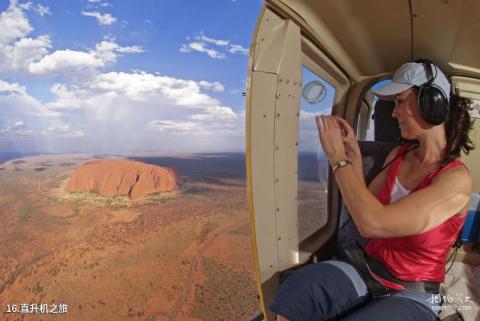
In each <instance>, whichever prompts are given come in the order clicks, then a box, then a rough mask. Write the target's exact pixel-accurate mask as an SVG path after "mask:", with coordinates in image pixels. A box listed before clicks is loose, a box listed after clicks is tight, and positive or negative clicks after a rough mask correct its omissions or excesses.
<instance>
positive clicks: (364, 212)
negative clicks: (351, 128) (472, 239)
mask: <svg viewBox="0 0 480 321" xmlns="http://www.w3.org/2000/svg"><path fill="white" fill-rule="evenodd" d="M321 118H322V121H321V122H319V121H317V125H318V126H319V135H320V141H321V143H322V146H323V148H324V150H325V153H326V154H327V156H328V157H329V161H330V164H331V165H333V164H335V163H336V162H337V161H339V160H342V159H345V158H346V152H345V149H344V146H343V140H342V134H341V130H340V126H339V124H338V121H337V120H336V119H335V118H334V117H332V116H322V117H321ZM335 178H336V180H337V183H338V186H339V188H340V191H341V192H342V197H343V200H344V202H345V204H346V205H347V207H348V209H349V211H350V213H351V215H352V218H353V220H354V222H355V225H356V226H357V228H358V230H359V232H360V233H361V234H362V236H365V237H394V236H406V235H412V234H418V233H421V232H424V231H427V230H429V229H431V228H433V227H435V226H438V225H439V224H441V223H442V222H444V221H445V220H446V219H448V218H449V217H451V216H453V215H455V214H456V213H459V212H461V211H462V210H465V208H466V206H468V202H469V199H470V191H471V177H470V173H469V172H468V170H467V169H466V168H464V167H463V166H462V167H456V168H451V169H449V170H447V171H445V172H444V173H442V174H440V175H439V176H438V178H437V179H436V180H434V181H433V182H432V184H431V185H429V186H428V187H426V188H423V189H421V190H419V191H417V192H415V193H412V194H410V195H408V196H406V197H404V198H403V199H401V200H399V201H398V202H396V203H392V204H387V205H383V204H382V203H380V202H379V201H378V200H377V199H376V198H375V196H374V195H373V194H372V193H371V192H370V191H369V190H368V189H367V187H366V186H365V183H364V182H363V178H362V179H360V178H359V177H358V176H357V174H356V173H355V171H354V169H353V168H352V167H351V166H347V167H343V168H340V169H338V170H337V171H336V173H335Z"/></svg>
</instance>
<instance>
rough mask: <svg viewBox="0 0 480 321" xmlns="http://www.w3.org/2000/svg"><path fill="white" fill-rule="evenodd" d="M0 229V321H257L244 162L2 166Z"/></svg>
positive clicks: (100, 160) (50, 159) (226, 158)
mask: <svg viewBox="0 0 480 321" xmlns="http://www.w3.org/2000/svg"><path fill="white" fill-rule="evenodd" d="M0 221H1V224H0V302H1V305H2V307H1V309H2V310H0V319H1V320H5V321H13V320H65V321H66V320H72V321H73V320H75V321H81V320H91V321H117V320H118V321H124V320H125V321H129V320H132V321H137V320H142V321H160V320H162V321H163V320H191V321H196V320H250V319H252V318H253V317H255V316H256V315H257V314H258V313H259V311H260V308H259V303H258V295H257V291H256V285H255V266H254V258H253V252H252V251H253V250H252V241H251V235H250V225H249V218H248V207H247V201H246V186H245V164H244V155H243V154H240V153H239V154H235V153H227V154H189V155H186V154H185V155H179V154H176V155H153V154H141V155H140V154H137V155H128V156H124V155H123V156H115V155H113V156H112V155H86V154H82V155H48V156H34V157H26V158H22V159H16V160H11V161H8V162H5V163H3V164H1V165H0ZM60 314H61V315H60Z"/></svg>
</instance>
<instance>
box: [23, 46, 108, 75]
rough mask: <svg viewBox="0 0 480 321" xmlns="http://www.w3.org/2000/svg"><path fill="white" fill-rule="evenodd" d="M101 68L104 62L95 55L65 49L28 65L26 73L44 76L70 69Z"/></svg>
mask: <svg viewBox="0 0 480 321" xmlns="http://www.w3.org/2000/svg"><path fill="white" fill-rule="evenodd" d="M103 66H105V62H104V61H103V60H102V59H100V58H98V57H96V56H95V54H92V53H86V52H81V51H73V50H69V49H67V50H57V51H55V52H54V53H52V54H50V55H47V56H45V57H43V58H42V59H41V60H40V61H38V62H32V63H30V64H29V66H28V71H29V72H30V73H31V74H33V75H46V74H58V73H64V72H66V71H69V70H71V69H81V68H93V69H95V68H99V67H103Z"/></svg>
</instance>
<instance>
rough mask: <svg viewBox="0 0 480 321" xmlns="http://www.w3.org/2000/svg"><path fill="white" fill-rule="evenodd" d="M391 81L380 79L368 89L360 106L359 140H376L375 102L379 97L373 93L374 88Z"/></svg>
mask: <svg viewBox="0 0 480 321" xmlns="http://www.w3.org/2000/svg"><path fill="white" fill-rule="evenodd" d="M389 82H390V80H382V81H379V82H377V83H375V84H374V85H373V86H372V87H371V88H370V90H368V91H367V93H366V95H365V99H364V100H363V103H362V104H361V106H360V111H359V115H358V118H357V126H356V128H357V138H358V139H359V140H366V141H374V140H375V104H376V102H377V101H378V98H377V96H375V95H374V94H373V92H372V90H373V89H376V88H379V87H382V86H384V85H386V84H387V83H389Z"/></svg>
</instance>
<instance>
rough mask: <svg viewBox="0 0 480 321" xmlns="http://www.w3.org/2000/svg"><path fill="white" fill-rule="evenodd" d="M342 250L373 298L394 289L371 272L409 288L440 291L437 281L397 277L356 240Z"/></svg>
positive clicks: (384, 294) (424, 291) (429, 291)
mask: <svg viewBox="0 0 480 321" xmlns="http://www.w3.org/2000/svg"><path fill="white" fill-rule="evenodd" d="M344 252H345V254H346V256H347V257H348V258H349V259H350V261H351V262H352V263H353V264H354V265H355V266H356V267H357V268H358V269H359V270H360V271H361V273H362V274H363V276H364V278H365V282H366V284H367V287H368V289H369V290H370V292H371V294H372V296H373V298H378V297H383V296H386V295H389V293H390V292H392V291H394V290H389V289H387V288H386V287H385V286H384V285H383V283H382V282H381V281H380V280H379V279H377V278H376V277H375V275H374V274H373V273H375V274H377V275H378V276H379V277H381V278H383V279H385V280H387V281H390V282H393V283H397V284H399V285H402V286H404V287H405V288H406V289H409V290H415V291H418V292H423V293H432V294H437V293H439V291H440V283H439V282H429V281H417V282H409V281H402V280H399V279H397V278H396V277H394V276H393V275H392V274H391V273H390V272H389V271H388V269H387V268H386V267H385V265H384V264H383V263H381V262H380V261H378V260H376V259H375V258H372V257H369V256H367V255H366V254H365V252H364V251H363V248H362V247H361V246H360V245H359V244H358V243H357V242H356V241H352V242H350V243H348V244H347V245H346V246H345V248H344Z"/></svg>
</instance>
